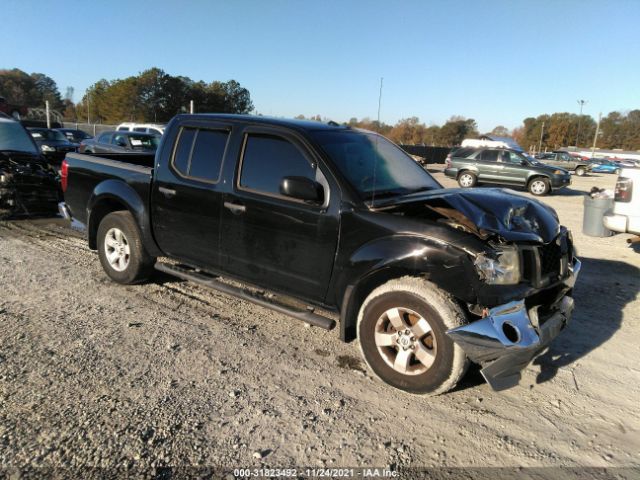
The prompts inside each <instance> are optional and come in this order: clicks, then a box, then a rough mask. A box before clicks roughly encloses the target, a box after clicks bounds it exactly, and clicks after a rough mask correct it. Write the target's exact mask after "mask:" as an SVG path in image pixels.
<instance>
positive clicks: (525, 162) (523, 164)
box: [520, 160, 529, 167]
mask: <svg viewBox="0 0 640 480" xmlns="http://www.w3.org/2000/svg"><path fill="white" fill-rule="evenodd" d="M520 165H522V166H524V167H526V166H527V165H529V162H527V161H526V160H520Z"/></svg>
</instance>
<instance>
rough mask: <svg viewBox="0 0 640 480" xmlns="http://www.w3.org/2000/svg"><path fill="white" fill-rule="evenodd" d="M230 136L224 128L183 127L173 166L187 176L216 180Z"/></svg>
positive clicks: (210, 180)
mask: <svg viewBox="0 0 640 480" xmlns="http://www.w3.org/2000/svg"><path fill="white" fill-rule="evenodd" d="M228 138H229V132H227V131H223V130H208V129H199V128H187V127H185V128H182V130H181V131H180V137H179V138H178V144H177V146H176V150H175V153H174V155H173V167H174V168H175V169H176V170H177V171H178V172H180V173H181V174H182V175H183V176H185V177H192V178H196V179H200V180H204V181H207V182H216V181H217V180H218V178H219V177H220V168H221V167H222V158H223V157H224V151H225V148H226V146H227V139H228Z"/></svg>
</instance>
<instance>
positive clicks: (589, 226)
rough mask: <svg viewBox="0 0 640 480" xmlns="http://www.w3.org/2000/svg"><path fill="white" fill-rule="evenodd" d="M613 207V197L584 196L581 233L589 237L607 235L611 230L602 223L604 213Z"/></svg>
mask: <svg viewBox="0 0 640 480" xmlns="http://www.w3.org/2000/svg"><path fill="white" fill-rule="evenodd" d="M611 209H613V198H591V197H590V196H589V195H586V196H585V197H584V216H583V217H582V233H584V234H585V235H589V236H590V237H608V236H610V235H611V233H612V232H611V230H609V229H608V228H606V227H605V226H604V224H603V223H602V219H603V218H604V216H605V214H606V213H607V212H608V211H610V210H611Z"/></svg>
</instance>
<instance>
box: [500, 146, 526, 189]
mask: <svg viewBox="0 0 640 480" xmlns="http://www.w3.org/2000/svg"><path fill="white" fill-rule="evenodd" d="M501 162H502V165H503V167H504V168H503V169H502V178H503V181H504V182H505V183H509V184H513V185H524V184H525V183H526V181H527V167H526V166H525V165H524V164H523V162H526V160H525V158H524V157H522V156H521V155H519V154H518V153H516V152H512V151H510V150H503V151H502V155H501Z"/></svg>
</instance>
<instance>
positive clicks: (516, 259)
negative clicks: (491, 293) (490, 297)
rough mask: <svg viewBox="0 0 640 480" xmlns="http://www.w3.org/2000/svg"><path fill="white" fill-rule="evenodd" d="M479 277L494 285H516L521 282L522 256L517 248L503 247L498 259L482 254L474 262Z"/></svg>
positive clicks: (499, 251)
mask: <svg viewBox="0 0 640 480" xmlns="http://www.w3.org/2000/svg"><path fill="white" fill-rule="evenodd" d="M474 264H475V266H476V270H477V271H478V275H479V276H480V278H481V279H482V280H484V281H485V282H487V283H489V284H492V285H515V284H517V283H519V282H520V254H519V253H518V249H517V248H516V247H507V246H504V247H501V248H500V249H499V250H498V251H497V259H495V258H491V257H488V256H487V255H485V254H484V253H481V254H480V255H478V256H477V257H476V260H475V262H474Z"/></svg>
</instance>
